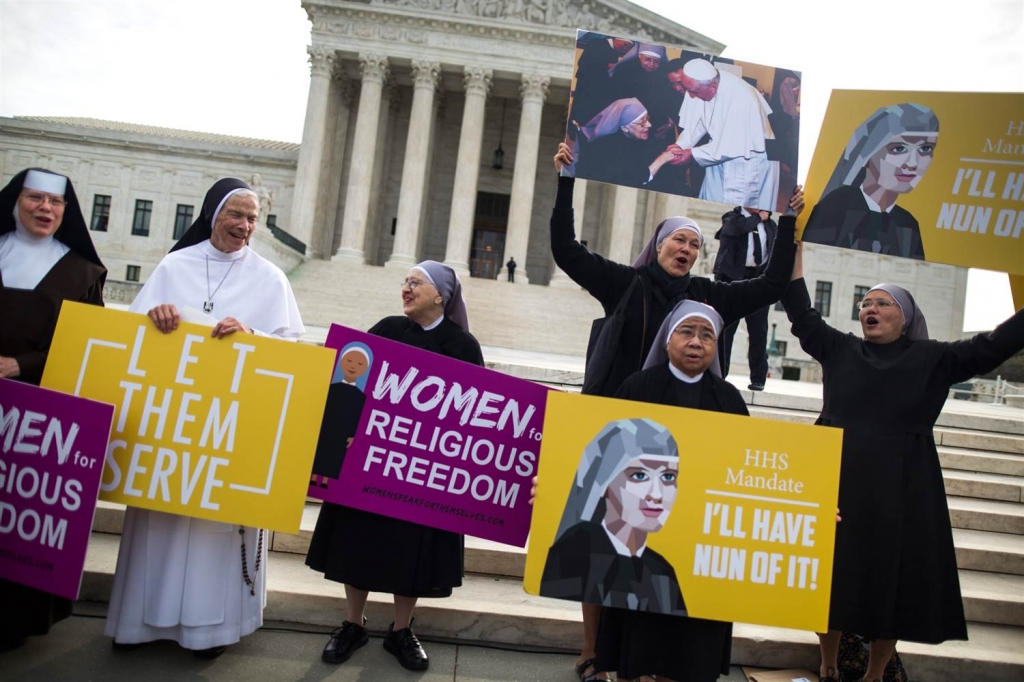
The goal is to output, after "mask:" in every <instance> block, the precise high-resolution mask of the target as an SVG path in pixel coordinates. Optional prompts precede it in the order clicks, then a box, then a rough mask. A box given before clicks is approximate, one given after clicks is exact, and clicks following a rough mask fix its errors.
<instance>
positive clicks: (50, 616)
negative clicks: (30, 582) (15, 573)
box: [0, 580, 71, 639]
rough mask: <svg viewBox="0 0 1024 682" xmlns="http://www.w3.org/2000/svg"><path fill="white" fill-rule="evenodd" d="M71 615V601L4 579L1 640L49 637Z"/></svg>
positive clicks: (0, 595)
mask: <svg viewBox="0 0 1024 682" xmlns="http://www.w3.org/2000/svg"><path fill="white" fill-rule="evenodd" d="M70 615H71V600H70V599H67V598H65V597H58V596H56V595H53V594H50V593H48V592H43V591H42V590H37V589H34V588H31V587H28V586H27V585H22V584H20V583H16V582H12V581H10V580H0V639H22V638H24V637H31V636H36V635H45V634H46V633H48V632H49V631H50V627H51V626H52V625H53V624H54V623H56V622H57V621H61V620H64V619H65V618H67V617H68V616H70Z"/></svg>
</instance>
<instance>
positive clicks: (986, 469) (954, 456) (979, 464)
mask: <svg viewBox="0 0 1024 682" xmlns="http://www.w3.org/2000/svg"><path fill="white" fill-rule="evenodd" d="M936 449H937V450H938V452H939V463H940V464H941V465H942V468H943V469H956V470H958V471H977V472H979V473H988V474H1005V475H1007V476H1022V477H1024V457H1022V456H1020V455H1012V454H1008V453H1002V452H985V451H984V450H968V449H966V448H953V447H947V446H944V445H940V446H938V448H936Z"/></svg>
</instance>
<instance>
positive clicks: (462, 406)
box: [309, 325, 548, 547]
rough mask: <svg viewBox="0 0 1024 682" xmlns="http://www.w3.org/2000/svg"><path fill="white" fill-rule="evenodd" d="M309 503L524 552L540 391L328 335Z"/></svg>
mask: <svg viewBox="0 0 1024 682" xmlns="http://www.w3.org/2000/svg"><path fill="white" fill-rule="evenodd" d="M325 346H326V347H327V348H333V349H334V350H336V351H338V357H337V360H336V362H335V369H334V375H333V377H332V379H331V387H330V389H329V391H328V394H327V405H326V407H325V409H324V418H323V423H322V425H321V428H320V440H319V442H318V444H317V452H316V457H315V459H314V460H313V471H312V474H311V477H310V486H309V496H310V497H315V498H319V499H321V500H326V501H328V502H334V503H337V504H343V505H345V506H347V507H354V508H356V509H363V510H366V511H370V512H374V513H376V514H382V515H384V516H391V517H394V518H397V519H403V520H406V521H413V522H415V523H419V524H422V525H425V526H431V527H433V528H440V529H442V530H448V531H453V532H456V533H463V534H465V535H474V536H477V537H481V538H486V539H488V540H494V541H497V542H503V543H506V544H510V545H516V546H519V547H523V546H524V545H525V544H526V536H527V534H528V533H529V530H530V506H529V499H530V485H531V480H532V478H533V476H534V475H535V474H536V471H537V458H538V454H539V453H540V443H541V428H542V427H543V424H544V405H545V403H546V401H547V393H548V389H547V388H545V387H543V386H540V385H538V384H534V383H532V382H529V381H524V380H522V379H516V378H514V377H510V376H508V375H506V374H502V373H500V372H495V371H492V370H489V369H485V368H483V367H478V366H476V365H472V364H469V363H466V362H462V361H459V360H453V359H451V358H448V357H445V356H443V355H438V354H436V353H431V352H428V351H425V350H421V349H419V348H413V347H410V346H406V345H404V344H401V343H397V342H395V341H391V340H389V339H384V338H381V337H379V336H373V335H370V334H366V333H363V332H359V331H356V330H354V329H349V328H347V327H342V326H339V325H331V329H330V332H329V334H328V335H327V343H326V344H325Z"/></svg>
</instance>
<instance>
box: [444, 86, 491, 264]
mask: <svg viewBox="0 0 1024 682" xmlns="http://www.w3.org/2000/svg"><path fill="white" fill-rule="evenodd" d="M491 77H492V73H491V70H490V69H484V68H482V67H479V66H467V67H465V70H464V74H463V82H464V83H465V86H466V105H465V108H464V109H463V110H462V131H461V132H460V133H459V155H458V158H457V160H456V163H455V188H454V190H453V191H452V209H451V217H450V218H449V220H448V244H447V247H446V249H445V256H444V262H445V263H446V264H447V265H449V266H451V268H452V269H453V270H455V272H457V273H459V274H460V275H465V274H468V273H469V250H470V247H471V246H472V240H473V219H474V217H475V213H476V191H477V182H478V181H479V179H480V151H481V148H482V147H483V135H484V110H485V108H486V105H487V93H488V91H489V90H490V89H491Z"/></svg>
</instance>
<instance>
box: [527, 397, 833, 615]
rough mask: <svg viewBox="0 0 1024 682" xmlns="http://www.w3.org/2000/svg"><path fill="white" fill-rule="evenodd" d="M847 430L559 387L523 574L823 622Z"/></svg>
mask: <svg viewBox="0 0 1024 682" xmlns="http://www.w3.org/2000/svg"><path fill="white" fill-rule="evenodd" d="M841 449H842V431H841V430H839V429H833V428H827V427H821V426H809V425H804V424H793V423H788V422H780V421H772V420H765V419H754V418H751V417H743V416H737V415H731V414H721V413H717V412H706V411H700V410H690V409H683V408H677V407H666V406H663V405H653V404H650V403H641V402H633V401H624V400H615V399H610V398H599V397H594V396H580V395H569V394H562V393H551V394H550V395H549V396H548V403H547V409H546V412H545V417H544V440H543V445H542V447H541V455H540V469H539V479H538V481H539V482H538V486H537V496H536V499H535V501H534V509H533V525H532V527H531V531H530V543H529V548H528V554H527V559H526V576H525V580H524V586H525V589H526V591H527V592H530V593H532V594H539V595H541V596H548V597H555V598H561V599H570V600H573V601H581V602H589V603H597V604H603V605H605V606H612V607H619V608H630V609H634V610H643V611H650V612H657V613H666V614H672V615H688V616H690V617H693V618H706V619H711V620H722V621H734V622H735V621H738V622H745V623H758V624H764V625H773V626H778V627H787V628H797V629H801V630H815V631H818V632H824V631H825V630H826V629H827V628H828V608H829V596H830V591H831V584H832V552H833V547H834V544H835V510H836V501H837V500H838V497H839V462H840V452H841Z"/></svg>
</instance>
